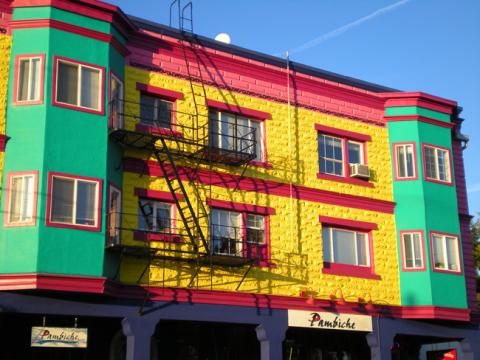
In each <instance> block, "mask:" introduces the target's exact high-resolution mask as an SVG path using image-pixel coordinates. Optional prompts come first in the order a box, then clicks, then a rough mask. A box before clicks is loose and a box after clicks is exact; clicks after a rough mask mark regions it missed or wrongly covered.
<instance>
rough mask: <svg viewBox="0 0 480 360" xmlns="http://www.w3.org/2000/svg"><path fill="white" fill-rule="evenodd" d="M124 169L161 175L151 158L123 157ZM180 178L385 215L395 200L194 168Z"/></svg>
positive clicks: (389, 212)
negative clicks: (190, 178) (291, 185)
mask: <svg viewBox="0 0 480 360" xmlns="http://www.w3.org/2000/svg"><path fill="white" fill-rule="evenodd" d="M124 170H125V171H128V172H133V173H139V174H141V173H146V174H148V175H150V176H158V177H163V173H162V172H161V170H160V167H159V166H158V165H157V164H156V163H155V162H154V161H148V162H147V163H146V162H145V161H144V160H141V159H135V158H126V159H125V161H124ZM179 171H180V177H181V178H182V180H188V179H189V177H188V176H187V173H190V176H192V177H193V178H194V179H195V180H196V181H198V182H200V183H203V184H211V185H213V186H220V187H224V188H229V189H235V188H237V189H239V190H243V191H251V192H257V193H264V194H269V195H274V196H281V197H290V196H291V195H293V197H294V198H296V199H299V200H305V201H312V202H319V203H325V204H333V205H339V206H344V207H347V208H356V209H363V210H370V211H376V212H381V213H386V214H393V213H394V209H395V203H394V202H391V201H387V200H379V199H372V198H367V197H363V196H358V195H349V194H341V193H337V192H333V191H328V190H321V189H314V188H309V187H305V186H300V185H293V187H292V188H291V187H290V184H287V183H281V182H278V181H273V180H263V179H256V178H251V177H247V176H243V177H240V176H238V175H233V174H228V173H220V172H216V171H209V170H206V169H199V170H197V171H195V169H192V168H188V167H181V166H179Z"/></svg>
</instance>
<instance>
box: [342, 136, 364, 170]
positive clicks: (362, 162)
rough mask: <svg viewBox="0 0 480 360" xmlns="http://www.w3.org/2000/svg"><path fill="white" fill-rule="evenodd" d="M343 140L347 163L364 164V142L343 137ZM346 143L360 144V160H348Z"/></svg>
mask: <svg viewBox="0 0 480 360" xmlns="http://www.w3.org/2000/svg"><path fill="white" fill-rule="evenodd" d="M344 141H345V147H346V151H347V157H348V165H349V166H350V165H352V164H364V163H365V159H364V155H365V147H364V146H365V144H364V143H362V142H360V141H355V140H349V139H344ZM348 144H355V145H359V146H360V162H359V163H353V162H351V161H350V157H349V156H348Z"/></svg>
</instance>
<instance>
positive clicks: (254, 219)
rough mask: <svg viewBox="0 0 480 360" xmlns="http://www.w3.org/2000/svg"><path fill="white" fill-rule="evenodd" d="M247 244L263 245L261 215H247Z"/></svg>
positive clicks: (263, 233) (263, 232) (263, 224)
mask: <svg viewBox="0 0 480 360" xmlns="http://www.w3.org/2000/svg"><path fill="white" fill-rule="evenodd" d="M246 226H247V242H249V243H253V244H259V245H262V244H265V218H264V217H263V216H262V215H255V214H247V224H246Z"/></svg>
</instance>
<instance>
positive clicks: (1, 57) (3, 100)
mask: <svg viewBox="0 0 480 360" xmlns="http://www.w3.org/2000/svg"><path fill="white" fill-rule="evenodd" d="M11 46H12V41H11V37H10V36H8V35H2V34H0V134H5V121H6V106H7V87H8V68H9V64H10V49H11ZM3 158H4V153H3V152H0V174H2V172H3ZM0 181H1V178H0Z"/></svg>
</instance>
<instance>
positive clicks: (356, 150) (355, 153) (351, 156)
mask: <svg viewBox="0 0 480 360" xmlns="http://www.w3.org/2000/svg"><path fill="white" fill-rule="evenodd" d="M347 146H348V162H349V164H362V163H363V161H362V145H360V144H358V143H354V142H351V141H349V142H348V144H347Z"/></svg>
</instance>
